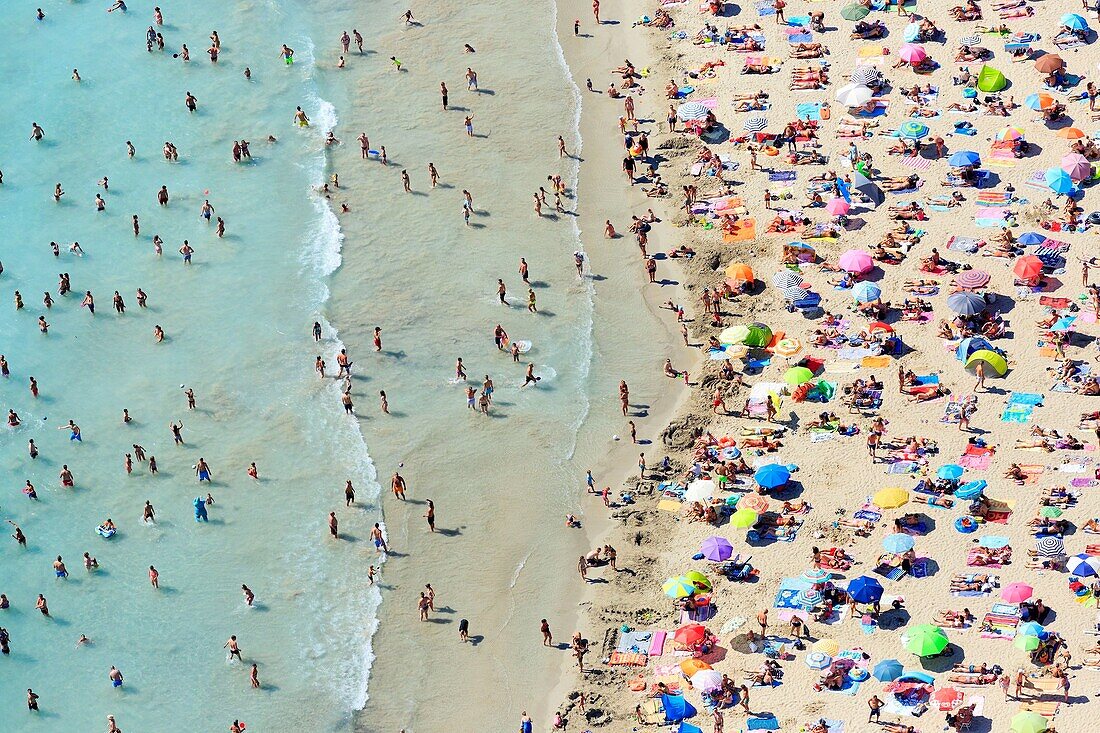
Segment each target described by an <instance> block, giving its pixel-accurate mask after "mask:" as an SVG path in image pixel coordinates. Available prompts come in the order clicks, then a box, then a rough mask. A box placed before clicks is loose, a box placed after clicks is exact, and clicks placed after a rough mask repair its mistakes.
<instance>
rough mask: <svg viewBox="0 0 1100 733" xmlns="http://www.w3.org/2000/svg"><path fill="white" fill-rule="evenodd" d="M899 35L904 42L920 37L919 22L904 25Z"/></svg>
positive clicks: (910, 41)
mask: <svg viewBox="0 0 1100 733" xmlns="http://www.w3.org/2000/svg"><path fill="white" fill-rule="evenodd" d="M901 37H902V39H904V40H905V42H906V43H912V42H913V41H915V40H917V39H918V38H920V23H910V24H909V25H907V26H905V29H904V30H902V32H901Z"/></svg>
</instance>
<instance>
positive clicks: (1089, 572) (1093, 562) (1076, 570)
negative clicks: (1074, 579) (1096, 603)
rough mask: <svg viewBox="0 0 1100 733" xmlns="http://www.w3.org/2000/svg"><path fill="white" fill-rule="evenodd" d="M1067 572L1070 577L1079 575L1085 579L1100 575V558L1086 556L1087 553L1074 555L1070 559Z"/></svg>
mask: <svg viewBox="0 0 1100 733" xmlns="http://www.w3.org/2000/svg"><path fill="white" fill-rule="evenodd" d="M1066 570H1068V571H1069V574H1070V575H1079V576H1081V577H1085V578H1087V577H1091V576H1093V575H1100V557H1094V556H1093V555H1086V554H1085V553H1081V554H1080V555H1074V556H1073V557H1071V558H1070V559H1069V563H1068V564H1067V565H1066Z"/></svg>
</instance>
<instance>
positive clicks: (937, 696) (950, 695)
mask: <svg viewBox="0 0 1100 733" xmlns="http://www.w3.org/2000/svg"><path fill="white" fill-rule="evenodd" d="M962 698H963V694H962V693H961V692H959V691H958V690H956V689H955V688H953V687H941V688H940V689H938V690H936V691H935V692H933V693H932V699H933V700H935V701H936V702H941V703H945V704H946V705H950V706H951V707H954V705H955V703H957V702H959V701H960V700H962Z"/></svg>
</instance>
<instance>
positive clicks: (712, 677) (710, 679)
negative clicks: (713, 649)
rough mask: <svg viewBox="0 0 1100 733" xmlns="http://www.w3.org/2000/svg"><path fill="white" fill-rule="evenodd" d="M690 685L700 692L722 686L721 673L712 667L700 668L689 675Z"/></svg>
mask: <svg viewBox="0 0 1100 733" xmlns="http://www.w3.org/2000/svg"><path fill="white" fill-rule="evenodd" d="M691 686H692V687H693V688H695V689H696V690H699V691H700V692H710V691H711V690H717V689H719V688H721V687H722V673H721V672H718V671H716V670H713V669H701V670H699V671H698V672H696V673H695V674H693V675H692V676H691Z"/></svg>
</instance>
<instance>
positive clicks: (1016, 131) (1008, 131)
mask: <svg viewBox="0 0 1100 733" xmlns="http://www.w3.org/2000/svg"><path fill="white" fill-rule="evenodd" d="M1023 137H1024V131H1023V130H1021V129H1020V128H1018V127H1013V126H1011V125H1009V126H1008V127H1006V128H1004V129H1002V130H998V131H997V134H996V135H994V136H993V138H994V139H995V140H999V141H1001V142H1004V141H1005V140H1010V141H1011V140H1022V139H1023Z"/></svg>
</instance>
